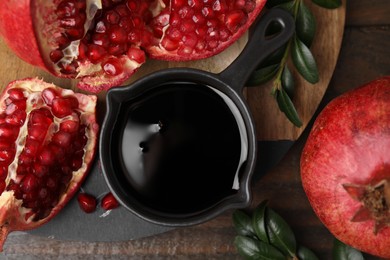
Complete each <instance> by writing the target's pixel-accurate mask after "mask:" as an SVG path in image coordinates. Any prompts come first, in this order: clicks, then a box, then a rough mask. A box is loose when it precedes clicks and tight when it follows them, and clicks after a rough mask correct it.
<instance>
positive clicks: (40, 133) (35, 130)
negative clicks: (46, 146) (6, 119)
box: [28, 126, 47, 142]
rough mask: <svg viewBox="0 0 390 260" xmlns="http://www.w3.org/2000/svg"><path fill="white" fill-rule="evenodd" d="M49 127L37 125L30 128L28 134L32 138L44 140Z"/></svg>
mask: <svg viewBox="0 0 390 260" xmlns="http://www.w3.org/2000/svg"><path fill="white" fill-rule="evenodd" d="M46 132H47V128H43V127H39V126H35V127H31V128H29V129H28V135H29V137H30V138H31V139H32V140H36V141H39V142H42V141H43V140H44V139H45V137H46Z"/></svg>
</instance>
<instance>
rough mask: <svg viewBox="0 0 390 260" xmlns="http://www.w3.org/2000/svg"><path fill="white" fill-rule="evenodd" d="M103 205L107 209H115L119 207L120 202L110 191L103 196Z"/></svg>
mask: <svg viewBox="0 0 390 260" xmlns="http://www.w3.org/2000/svg"><path fill="white" fill-rule="evenodd" d="M101 207H102V208H103V209H105V210H111V209H115V208H117V207H119V202H118V201H117V200H116V198H115V197H114V195H113V194H112V193H111V192H110V193H107V194H106V195H105V196H104V197H103V199H102V201H101Z"/></svg>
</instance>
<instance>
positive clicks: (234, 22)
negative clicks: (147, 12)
mask: <svg viewBox="0 0 390 260" xmlns="http://www.w3.org/2000/svg"><path fill="white" fill-rule="evenodd" d="M171 5H172V6H171V12H170V14H169V17H168V18H164V16H166V14H163V13H161V14H160V15H159V16H157V17H156V18H155V19H154V21H153V22H154V25H152V28H153V29H154V33H155V36H157V37H161V36H162V35H161V34H162V32H163V28H164V27H165V26H167V25H168V23H169V27H168V28H167V29H166V31H165V35H164V37H163V38H162V42H161V45H162V47H164V48H165V49H166V50H168V51H177V53H178V54H179V55H181V56H189V55H191V54H193V53H196V52H203V51H205V50H206V51H210V52H213V51H214V50H215V49H216V48H217V47H218V46H219V45H220V44H221V43H223V42H227V41H229V40H230V39H231V37H232V35H233V34H234V33H236V32H237V31H238V30H239V29H240V27H241V26H242V25H244V24H245V23H246V21H247V19H248V14H249V13H250V12H252V11H253V9H254V8H255V5H256V4H255V1H253V0H174V1H171Z"/></svg>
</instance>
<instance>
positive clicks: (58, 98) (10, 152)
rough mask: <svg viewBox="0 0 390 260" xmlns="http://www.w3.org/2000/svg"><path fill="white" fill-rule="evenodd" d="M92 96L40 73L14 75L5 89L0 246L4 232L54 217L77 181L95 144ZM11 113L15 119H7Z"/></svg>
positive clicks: (1, 99) (0, 107) (0, 103)
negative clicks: (47, 80)
mask: <svg viewBox="0 0 390 260" xmlns="http://www.w3.org/2000/svg"><path fill="white" fill-rule="evenodd" d="M96 102H97V97H96V96H89V95H84V94H80V93H74V92H73V91H72V90H68V89H61V88H59V87H56V86H55V85H53V84H49V83H45V82H43V81H42V80H39V79H24V80H17V81H14V82H11V83H10V84H9V85H8V86H7V87H6V88H5V89H4V91H3V93H2V94H1V96H0V143H1V145H0V150H1V152H0V154H1V155H0V157H1V158H0V183H1V185H0V189H1V190H0V249H2V246H3V244H4V242H5V239H6V236H7V234H8V233H9V232H12V231H16V230H18V231H20V230H28V229H33V228H36V227H38V226H40V225H42V224H44V223H46V222H47V221H49V220H50V219H51V218H53V217H54V216H55V215H56V214H58V212H59V211H60V210H61V209H62V208H63V207H64V206H65V205H66V203H67V202H68V201H69V200H70V199H71V198H72V197H73V195H74V194H75V192H76V191H77V190H78V188H79V187H80V185H81V183H82V181H83V180H84V178H85V176H86V174H87V172H88V170H89V167H90V165H91V163H92V160H93V158H94V155H95V150H96V145H97V134H98V125H97V123H96V118H95V107H96ZM64 104H65V105H64ZM60 112H61V113H60ZM56 114H57V116H56ZM14 117H18V120H9V119H10V118H14Z"/></svg>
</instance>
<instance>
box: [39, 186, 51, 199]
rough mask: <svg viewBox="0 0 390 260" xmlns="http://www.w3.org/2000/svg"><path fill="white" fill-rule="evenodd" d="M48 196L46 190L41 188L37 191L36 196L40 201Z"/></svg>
mask: <svg viewBox="0 0 390 260" xmlns="http://www.w3.org/2000/svg"><path fill="white" fill-rule="evenodd" d="M48 194H49V192H48V190H47V188H45V187H43V188H41V189H40V190H39V191H38V196H39V198H40V199H45V198H46V197H47V195H48Z"/></svg>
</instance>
